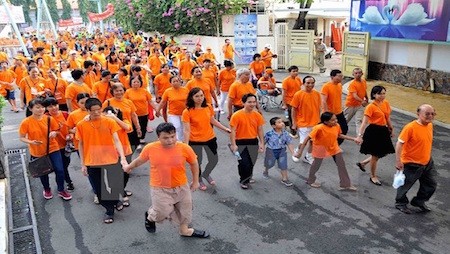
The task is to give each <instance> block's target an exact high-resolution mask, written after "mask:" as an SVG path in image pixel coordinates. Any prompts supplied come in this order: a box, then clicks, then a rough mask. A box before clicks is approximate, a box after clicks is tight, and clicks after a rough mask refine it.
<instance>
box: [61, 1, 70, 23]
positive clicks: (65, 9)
mask: <svg viewBox="0 0 450 254" xmlns="http://www.w3.org/2000/svg"><path fill="white" fill-rule="evenodd" d="M61 4H62V8H63V12H62V15H61V19H71V18H72V7H71V6H70V3H69V1H67V0H61Z"/></svg>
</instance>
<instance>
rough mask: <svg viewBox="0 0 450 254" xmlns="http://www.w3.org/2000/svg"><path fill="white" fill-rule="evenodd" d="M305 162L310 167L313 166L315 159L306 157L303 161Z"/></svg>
mask: <svg viewBox="0 0 450 254" xmlns="http://www.w3.org/2000/svg"><path fill="white" fill-rule="evenodd" d="M302 161H303V162H305V163H308V164H309V165H312V164H313V161H314V159H312V158H308V157H306V155H305V156H304V157H303V159H302Z"/></svg>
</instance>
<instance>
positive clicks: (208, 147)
mask: <svg viewBox="0 0 450 254" xmlns="http://www.w3.org/2000/svg"><path fill="white" fill-rule="evenodd" d="M189 145H190V146H191V147H192V150H194V152H195V154H196V155H197V161H198V165H199V171H198V172H199V175H198V176H199V181H202V176H203V177H204V178H205V179H206V178H208V176H209V174H211V171H213V169H214V168H215V167H216V165H217V163H218V162H219V156H218V155H217V138H213V139H211V140H208V141H206V142H196V141H189ZM203 148H204V149H205V152H206V156H207V157H208V164H206V166H205V170H204V171H203V174H202V170H201V165H202V159H203Z"/></svg>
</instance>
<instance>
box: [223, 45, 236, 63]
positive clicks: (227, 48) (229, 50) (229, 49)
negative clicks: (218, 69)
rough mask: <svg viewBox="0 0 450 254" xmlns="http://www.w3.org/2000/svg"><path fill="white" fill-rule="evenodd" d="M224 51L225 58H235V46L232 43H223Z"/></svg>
mask: <svg viewBox="0 0 450 254" xmlns="http://www.w3.org/2000/svg"><path fill="white" fill-rule="evenodd" d="M222 51H223V57H224V58H225V59H231V60H233V58H234V48H233V46H232V45H231V44H230V45H226V44H225V45H223V48H222Z"/></svg>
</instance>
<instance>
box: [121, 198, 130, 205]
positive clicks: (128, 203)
mask: <svg viewBox="0 0 450 254" xmlns="http://www.w3.org/2000/svg"><path fill="white" fill-rule="evenodd" d="M122 204H123V206H125V207H129V206H130V199H129V198H128V197H124V198H123V201H122Z"/></svg>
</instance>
